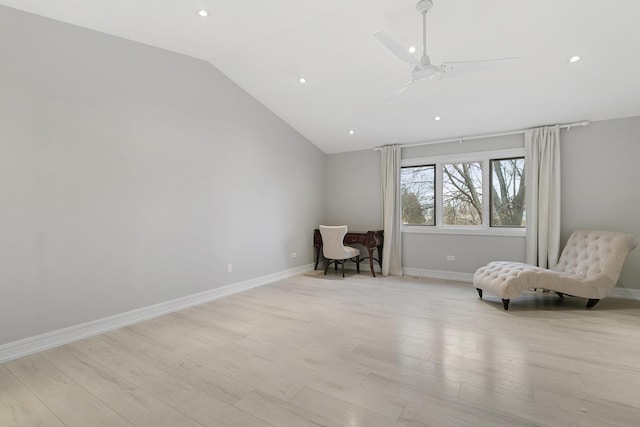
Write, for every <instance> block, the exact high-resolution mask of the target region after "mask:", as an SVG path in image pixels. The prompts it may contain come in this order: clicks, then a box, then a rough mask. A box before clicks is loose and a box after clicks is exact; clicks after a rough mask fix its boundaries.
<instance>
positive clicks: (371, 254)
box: [367, 248, 376, 277]
mask: <svg viewBox="0 0 640 427" xmlns="http://www.w3.org/2000/svg"><path fill="white" fill-rule="evenodd" d="M374 249H375V248H367V250H368V251H369V266H370V267H371V274H372V275H373V277H376V272H375V271H373V250H374Z"/></svg>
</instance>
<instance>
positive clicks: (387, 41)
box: [373, 31, 420, 67]
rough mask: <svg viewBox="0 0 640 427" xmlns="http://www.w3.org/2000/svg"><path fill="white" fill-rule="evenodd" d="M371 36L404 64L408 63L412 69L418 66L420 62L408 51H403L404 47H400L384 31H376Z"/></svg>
mask: <svg viewBox="0 0 640 427" xmlns="http://www.w3.org/2000/svg"><path fill="white" fill-rule="evenodd" d="M373 35H374V36H375V38H377V39H378V40H379V41H380V43H382V44H383V45H385V47H386V48H387V49H389V50H390V51H391V52H393V54H395V55H396V56H397V57H398V58H400V59H401V60H403V61H404V62H408V63H409V64H411V65H413V66H414V67H417V66H420V62H419V61H418V60H417V59H416V58H415V57H414V56H413V55H412V54H410V53H409V50H408V49H405V47H404V46H402V45H401V44H400V43H399V42H398V41H396V40H395V39H394V38H393V37H391V36H390V35H389V34H387V33H385V32H384V31H377V32H375V33H373Z"/></svg>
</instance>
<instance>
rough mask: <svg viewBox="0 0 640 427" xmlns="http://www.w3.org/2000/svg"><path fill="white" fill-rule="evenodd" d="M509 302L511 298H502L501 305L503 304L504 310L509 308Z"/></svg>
mask: <svg viewBox="0 0 640 427" xmlns="http://www.w3.org/2000/svg"><path fill="white" fill-rule="evenodd" d="M509 302H511V300H508V299H503V300H502V305H503V306H504V310H505V311H507V310H509Z"/></svg>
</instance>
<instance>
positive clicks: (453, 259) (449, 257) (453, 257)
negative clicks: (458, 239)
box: [447, 255, 456, 261]
mask: <svg viewBox="0 0 640 427" xmlns="http://www.w3.org/2000/svg"><path fill="white" fill-rule="evenodd" d="M455 260H456V257H455V255H447V261H455Z"/></svg>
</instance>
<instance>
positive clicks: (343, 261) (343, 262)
mask: <svg viewBox="0 0 640 427" xmlns="http://www.w3.org/2000/svg"><path fill="white" fill-rule="evenodd" d="M345 261H346V259H343V260H342V277H344V264H345Z"/></svg>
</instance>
